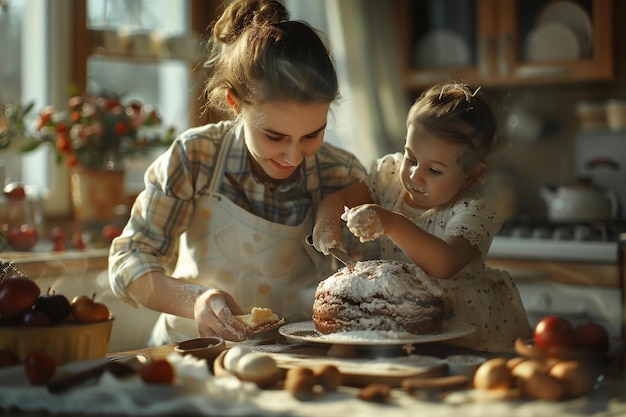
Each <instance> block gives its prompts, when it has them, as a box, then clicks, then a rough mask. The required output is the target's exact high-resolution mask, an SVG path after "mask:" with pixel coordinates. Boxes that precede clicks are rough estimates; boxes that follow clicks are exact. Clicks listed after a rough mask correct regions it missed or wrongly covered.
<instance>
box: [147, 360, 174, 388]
mask: <svg viewBox="0 0 626 417" xmlns="http://www.w3.org/2000/svg"><path fill="white" fill-rule="evenodd" d="M139 375H140V376H141V380H142V381H143V382H145V383H146V384H171V383H172V382H173V381H174V367H173V366H172V364H171V363H169V362H168V361H167V360H166V359H156V360H153V361H151V362H148V363H147V364H145V365H144V366H143V367H142V368H141V370H140V371H139Z"/></svg>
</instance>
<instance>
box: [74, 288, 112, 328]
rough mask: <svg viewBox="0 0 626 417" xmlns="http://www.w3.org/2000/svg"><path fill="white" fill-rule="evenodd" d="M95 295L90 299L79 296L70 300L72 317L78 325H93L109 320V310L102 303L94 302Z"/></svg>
mask: <svg viewBox="0 0 626 417" xmlns="http://www.w3.org/2000/svg"><path fill="white" fill-rule="evenodd" d="M95 297H96V294H94V295H93V296H92V297H91V298H89V297H87V296H86V295H79V296H77V297H74V299H73V300H72V303H71V306H72V315H73V316H74V319H75V320H76V321H77V322H79V323H95V322H99V321H105V320H108V319H109V309H108V308H107V306H105V305H104V304H102V303H97V302H95V301H94V299H95Z"/></svg>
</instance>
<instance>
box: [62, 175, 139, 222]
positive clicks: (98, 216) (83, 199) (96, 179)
mask: <svg viewBox="0 0 626 417" xmlns="http://www.w3.org/2000/svg"><path fill="white" fill-rule="evenodd" d="M124 177H125V175H124V170H123V169H100V168H87V167H76V168H73V169H72V172H71V175H70V191H71V197H72V208H73V211H74V219H75V220H76V221H78V222H79V223H80V224H81V225H83V228H93V227H98V228H100V227H102V226H104V225H106V224H108V223H112V222H116V221H119V220H120V215H121V214H124V213H125V212H126V210H125V209H126V205H125V203H126V201H125V200H126V193H125V190H124Z"/></svg>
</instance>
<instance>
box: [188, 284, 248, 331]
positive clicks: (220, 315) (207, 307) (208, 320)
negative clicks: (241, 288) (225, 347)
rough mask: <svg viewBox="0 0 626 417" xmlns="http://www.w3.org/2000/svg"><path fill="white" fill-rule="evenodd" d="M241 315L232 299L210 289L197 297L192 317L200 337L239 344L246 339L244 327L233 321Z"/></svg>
mask: <svg viewBox="0 0 626 417" xmlns="http://www.w3.org/2000/svg"><path fill="white" fill-rule="evenodd" d="M236 314H243V311H242V310H241V307H239V305H238V304H237V303H236V302H235V300H234V299H233V297H232V296H231V295H230V294H228V293H226V292H223V291H220V290H215V289H210V290H207V291H205V292H204V293H202V294H201V295H200V297H198V299H197V300H196V303H195V304H194V309H193V315H194V319H195V321H196V326H197V327H198V334H199V335H200V336H201V337H206V336H220V337H221V338H223V339H225V340H231V341H234V342H239V341H242V340H245V339H246V338H247V335H246V328H245V326H244V325H243V324H242V323H241V322H240V321H238V320H237V319H235V315H236Z"/></svg>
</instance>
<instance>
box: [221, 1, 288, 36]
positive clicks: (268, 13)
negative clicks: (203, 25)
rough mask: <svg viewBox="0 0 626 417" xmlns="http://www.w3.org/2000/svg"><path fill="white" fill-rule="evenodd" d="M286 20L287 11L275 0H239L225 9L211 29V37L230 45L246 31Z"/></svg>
mask: <svg viewBox="0 0 626 417" xmlns="http://www.w3.org/2000/svg"><path fill="white" fill-rule="evenodd" d="M287 20H289V11H288V10H287V9H286V8H285V7H284V6H283V5H282V4H281V3H279V2H278V1H276V0H240V1H236V2H234V3H231V5H230V6H228V7H227V8H226V10H225V11H224V13H223V14H222V17H221V18H220V19H219V20H218V21H217V22H216V23H215V25H214V27H213V35H214V36H215V38H216V39H217V40H219V41H220V42H222V43H226V44H231V43H233V42H234V41H235V40H237V38H239V36H241V34H242V33H243V32H244V31H245V30H246V29H251V28H254V27H255V26H257V27H258V26H265V25H272V24H275V23H280V22H284V21H287ZM252 30H253V29H252Z"/></svg>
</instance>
